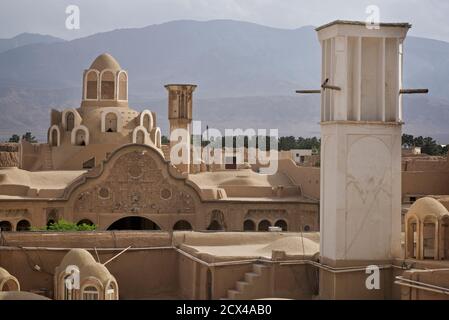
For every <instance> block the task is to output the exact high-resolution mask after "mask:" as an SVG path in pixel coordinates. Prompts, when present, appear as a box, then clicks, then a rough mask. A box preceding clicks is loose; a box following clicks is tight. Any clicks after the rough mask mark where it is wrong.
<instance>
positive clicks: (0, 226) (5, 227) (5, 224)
mask: <svg viewBox="0 0 449 320" xmlns="http://www.w3.org/2000/svg"><path fill="white" fill-rule="evenodd" d="M0 230H1V231H12V224H11V222H9V221H0Z"/></svg>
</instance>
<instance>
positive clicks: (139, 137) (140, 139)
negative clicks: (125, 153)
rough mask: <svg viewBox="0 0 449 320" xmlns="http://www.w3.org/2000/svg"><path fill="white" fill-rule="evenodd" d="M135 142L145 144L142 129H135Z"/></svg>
mask: <svg viewBox="0 0 449 320" xmlns="http://www.w3.org/2000/svg"><path fill="white" fill-rule="evenodd" d="M136 143H137V144H145V133H144V132H143V131H142V130H139V131H137V134H136Z"/></svg>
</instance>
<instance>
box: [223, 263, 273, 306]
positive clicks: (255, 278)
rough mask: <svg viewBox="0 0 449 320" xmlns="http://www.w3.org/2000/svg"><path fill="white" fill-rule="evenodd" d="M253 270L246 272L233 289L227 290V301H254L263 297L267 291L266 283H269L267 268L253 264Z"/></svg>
mask: <svg viewBox="0 0 449 320" xmlns="http://www.w3.org/2000/svg"><path fill="white" fill-rule="evenodd" d="M252 267H253V270H252V271H251V272H246V273H245V275H244V278H243V279H242V280H240V281H237V282H236V283H235V287H234V289H231V290H228V295H227V299H229V300H239V299H242V300H243V299H256V298H259V297H264V296H266V294H268V292H264V291H267V290H266V288H267V282H268V281H269V274H268V271H269V268H268V267H267V266H265V265H263V264H258V263H256V264H253V266H252Z"/></svg>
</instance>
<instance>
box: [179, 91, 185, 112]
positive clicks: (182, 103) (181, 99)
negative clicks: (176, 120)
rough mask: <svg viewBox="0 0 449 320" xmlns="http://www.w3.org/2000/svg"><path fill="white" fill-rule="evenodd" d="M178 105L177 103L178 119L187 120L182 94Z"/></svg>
mask: <svg viewBox="0 0 449 320" xmlns="http://www.w3.org/2000/svg"><path fill="white" fill-rule="evenodd" d="M179 99H180V103H179V108H180V109H179V117H180V118H187V101H186V95H185V93H184V92H182V93H181V95H180V97H179Z"/></svg>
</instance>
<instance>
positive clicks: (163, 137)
mask: <svg viewBox="0 0 449 320" xmlns="http://www.w3.org/2000/svg"><path fill="white" fill-rule="evenodd" d="M161 143H162V144H169V143H170V140H169V139H168V138H167V137H166V136H162V137H161Z"/></svg>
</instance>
